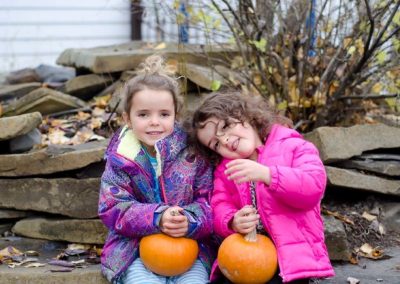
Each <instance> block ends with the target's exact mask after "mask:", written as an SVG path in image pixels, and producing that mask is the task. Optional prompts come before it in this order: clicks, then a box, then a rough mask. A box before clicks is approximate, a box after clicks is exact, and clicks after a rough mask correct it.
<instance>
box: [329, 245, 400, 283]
mask: <svg viewBox="0 0 400 284" xmlns="http://www.w3.org/2000/svg"><path fill="white" fill-rule="evenodd" d="M385 254H386V255H389V256H391V258H390V259H382V260H370V259H367V258H360V259H359V264H357V265H353V264H349V263H343V264H339V263H336V264H334V269H335V272H336V276H335V277H334V278H333V279H329V280H324V281H322V283H323V284H343V283H349V282H347V278H348V277H353V278H357V279H359V280H360V284H377V283H385V284H400V247H399V246H397V247H392V248H387V249H386V250H385Z"/></svg>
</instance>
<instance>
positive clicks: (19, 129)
mask: <svg viewBox="0 0 400 284" xmlns="http://www.w3.org/2000/svg"><path fill="white" fill-rule="evenodd" d="M41 123H42V115H41V114H40V112H32V113H27V114H21V115H17V116H10V117H2V118H0V141H1V140H9V139H12V138H14V137H17V136H21V135H24V134H27V133H28V132H30V131H31V130H33V129H34V128H36V127H37V126H39V125H40V124H41Z"/></svg>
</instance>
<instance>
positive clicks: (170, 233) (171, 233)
mask: <svg viewBox="0 0 400 284" xmlns="http://www.w3.org/2000/svg"><path fill="white" fill-rule="evenodd" d="M161 231H162V232H163V233H164V234H166V235H168V236H171V237H175V238H179V237H184V236H186V234H187V231H188V229H187V228H186V229H185V228H180V229H174V230H172V229H167V228H162V229H161Z"/></svg>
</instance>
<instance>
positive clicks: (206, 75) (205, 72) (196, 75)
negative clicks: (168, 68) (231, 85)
mask: <svg viewBox="0 0 400 284" xmlns="http://www.w3.org/2000/svg"><path fill="white" fill-rule="evenodd" d="M179 73H180V74H181V75H183V76H185V77H187V78H188V79H189V80H190V81H192V82H193V83H195V84H196V85H198V86H200V87H202V88H204V89H207V90H212V87H213V86H212V84H213V81H219V82H220V84H223V83H224V81H225V80H224V78H222V76H221V75H219V74H218V73H217V72H216V71H213V70H212V69H211V68H209V67H205V66H200V65H197V64H191V63H184V64H183V66H182V68H180V72H179Z"/></svg>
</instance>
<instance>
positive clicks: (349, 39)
mask: <svg viewBox="0 0 400 284" xmlns="http://www.w3.org/2000/svg"><path fill="white" fill-rule="evenodd" d="M352 41H353V39H352V38H350V37H346V38H345V39H344V40H343V47H344V48H347V47H348V46H349V45H350V43H351V42H352Z"/></svg>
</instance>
